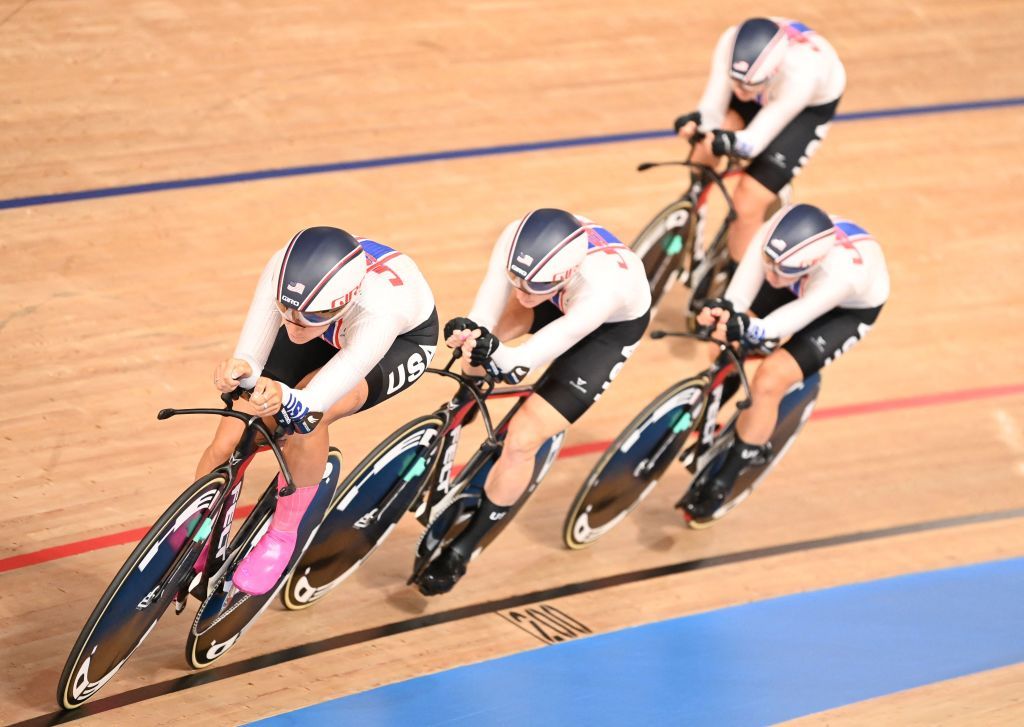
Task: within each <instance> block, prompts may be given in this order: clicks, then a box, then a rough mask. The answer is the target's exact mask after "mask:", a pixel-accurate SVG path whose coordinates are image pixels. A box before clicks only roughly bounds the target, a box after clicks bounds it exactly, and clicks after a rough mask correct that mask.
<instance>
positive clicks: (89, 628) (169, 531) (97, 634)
mask: <svg viewBox="0 0 1024 727" xmlns="http://www.w3.org/2000/svg"><path fill="white" fill-rule="evenodd" d="M226 486H227V481H226V479H225V477H224V475H223V474H221V473H211V474H209V475H206V476H205V477H203V478H201V479H199V480H197V481H196V482H195V483H193V484H192V485H191V486H190V487H189V488H188V489H187V490H185V491H184V492H183V493H181V495H179V496H178V499H176V500H175V501H174V503H173V504H172V505H171V506H170V507H169V508H168V509H167V510H166V511H165V512H164V513H163V515H161V516H160V518H159V519H158V520H157V521H156V523H155V524H154V525H153V527H151V528H150V529H149V532H147V533H146V535H145V536H143V538H142V540H140V541H139V544H138V545H137V546H135V549H134V550H133V551H132V553H131V555H129V556H128V559H127V560H126V561H125V562H124V565H122V566H121V569H120V570H119V571H118V572H117V575H115V576H114V579H113V581H111V583H110V585H109V586H108V587H107V590H106V591H105V592H104V593H103V595H102V596H101V597H100V600H99V603H97V604H96V607H95V608H94V609H93V612H92V614H91V615H90V616H89V619H88V620H87V621H86V623H85V627H84V628H83V629H82V633H81V634H80V635H79V637H78V640H77V641H76V642H75V645H74V647H72V649H71V653H70V654H69V655H68V660H67V663H66V664H65V665H64V671H63V672H62V673H61V676H60V681H59V682H58V686H57V703H58V704H59V705H60V706H61V707H63V708H64V709H74V708H76V707H79V706H81V705H82V704H84V703H85V702H86V701H87V700H88V699H90V698H91V697H92V696H93V695H94V694H96V692H98V691H99V690H100V688H102V687H103V685H104V684H106V683H107V682H108V681H110V679H111V678H113V676H114V674H116V673H117V671H118V669H120V668H121V667H122V666H123V665H124V663H125V662H126V661H127V660H128V658H129V657H130V656H131V655H132V654H133V653H134V652H135V650H136V649H137V648H138V647H139V645H140V644H141V643H142V642H143V640H144V639H145V638H146V636H148V635H149V633H150V631H152V629H153V627H154V626H156V623H157V621H158V620H159V619H160V617H161V616H162V615H163V613H164V611H165V610H167V607H168V606H169V605H170V604H171V601H172V600H173V599H174V596H175V595H176V593H177V590H178V587H179V585H180V584H181V581H182V579H183V578H185V577H187V576H188V575H189V574H190V573H191V568H192V565H193V564H194V563H195V561H196V560H197V559H198V558H199V554H200V552H201V547H200V546H199V544H198V543H202V542H203V541H204V540H205V539H206V537H209V530H208V529H207V527H208V526H207V523H209V522H211V521H210V514H211V513H210V506H211V505H212V504H213V503H214V501H215V500H216V499H217V495H218V493H220V492H221V491H222V490H223V489H224V488H225V487H226ZM197 527H198V528H199V529H198V531H197ZM204 531H205V532H204ZM200 535H201V536H202V537H201V538H200V539H199V540H198V541H194V540H193V538H197V537H200ZM190 536H191V537H190ZM183 552H184V557H183V558H179V554H182V553H183ZM168 575H170V576H171V578H170V580H167V585H168V587H167V588H165V590H164V591H163V592H162V593H158V594H154V593H153V591H154V589H155V588H156V587H157V585H158V584H159V583H160V582H161V581H164V580H166V579H167V576H168Z"/></svg>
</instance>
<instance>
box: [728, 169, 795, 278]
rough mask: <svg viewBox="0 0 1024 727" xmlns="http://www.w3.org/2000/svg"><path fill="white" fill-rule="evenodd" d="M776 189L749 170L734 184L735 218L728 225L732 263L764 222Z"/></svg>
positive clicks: (735, 261) (741, 254)
mask: <svg viewBox="0 0 1024 727" xmlns="http://www.w3.org/2000/svg"><path fill="white" fill-rule="evenodd" d="M781 188H782V187H780V188H779V189H781ZM777 191H778V190H773V189H770V188H769V187H767V186H765V185H764V183H763V182H761V181H759V180H758V179H757V178H755V177H754V176H752V175H751V174H750V172H749V171H745V172H744V173H743V174H741V175H740V181H739V184H737V185H736V190H735V191H734V192H733V196H732V201H733V207H735V209H736V219H735V220H733V223H732V225H730V227H729V258H730V259H731V260H732V261H733V262H734V263H738V262H739V260H740V259H741V258H742V257H743V252H744V250H746V249H747V243H748V242H750V238H752V237H753V236H754V233H755V232H757V228H759V227H760V226H761V225H762V224H763V223H764V218H765V214H766V213H767V212H768V208H769V207H771V205H772V204H773V203H774V202H775V200H776V198H777Z"/></svg>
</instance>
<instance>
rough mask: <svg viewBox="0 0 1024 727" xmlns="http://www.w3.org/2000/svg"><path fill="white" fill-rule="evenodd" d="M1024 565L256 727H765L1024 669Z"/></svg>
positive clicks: (405, 685) (870, 589)
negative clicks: (894, 695)
mask: <svg viewBox="0 0 1024 727" xmlns="http://www.w3.org/2000/svg"><path fill="white" fill-rule="evenodd" d="M1022 633H1024V558H1017V559H1012V560H1004V561H996V562H993V563H983V564H980V565H973V566H966V567H961V568H951V569H947V570H940V571H932V572H928V573H919V574H914V575H908V576H901V577H898V578H890V579H886V580H881V581H873V582H870V583H863V584H857V585H850V586H842V587H839V588H831V589H827V590H823V591H815V592H810V593H804V594H798V595H791V596H785V597H782V598H775V599H771V600H767V601H759V602H756V603H751V604H747V605H743V606H735V607H732V608H726V609H722V610H719V611H712V612H708V613H703V614H698V615H694V616H687V617H683V618H677V619H673V620H671V621H664V622H660V623H654V624H650V625H647V626H641V627H637V628H631V629H625V630H623V631H618V632H615V633H610V634H603V635H598V636H593V637H590V638H587V639H582V640H579V641H572V642H567V643H563V644H558V645H555V646H548V647H543V648H540V649H536V650H533V651H528V652H524V653H520V654H516V655H513V656H509V657H505V658H501V659H495V660H493V661H488V662H484V663H482V664H475V665H472V666H466V667H461V668H458V669H452V670H450V671H446V672H441V673H439V674H433V675H431V676H425V677H419V678H416V679H411V680H409V681H406V682H400V683H398V684H393V685H390V686H386V687H381V688H379V689H375V690H372V691H369V692H364V693H362V694H356V695H353V696H350V697H344V698H341V699H336V700H334V701H331V702H326V703H324V704H319V705H316V706H312V707H308V708H306V709H301V710H298V711H296V712H291V713H289V714H285V715H280V716H278V717H272V718H270V719H266V720H262V721H260V722H257V723H255V724H258V725H264V726H266V727H283V726H284V725H296V724H303V725H307V724H317V725H319V724H324V725H328V724H330V725H336V724H358V725H361V726H363V727H377V726H381V725H417V726H425V725H442V724H443V725H474V726H476V725H488V726H490V725H531V726H532V725H559V726H563V725H569V724H577V725H589V726H594V725H623V724H634V725H635V724H648V725H676V724H684V723H685V724H709V725H710V724H713V725H751V724H766V723H772V722H778V721H781V720H785V719H792V718H795V717H799V716H801V715H806V714H811V713H813V712H818V711H821V710H825V709H830V708H833V707H838V706H841V705H845V704H850V703H852V702H856V701H860V700H864V699H870V698H872V697H877V696H880V695H884V694H889V693H892V692H896V691H900V690H904V689H909V688H912V687H917V686H921V685H924V684H930V683H933V682H937V681H941V680H944V679H951V678H954V677H958V676H963V675H966V674H972V673H975V672H979V671H984V670H987V669H994V668H997V667H1001V666H1007V665H1010V664H1015V663H1018V662H1022V661H1024V639H1022V638H1021V634H1022Z"/></svg>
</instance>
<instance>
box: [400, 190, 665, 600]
mask: <svg viewBox="0 0 1024 727" xmlns="http://www.w3.org/2000/svg"><path fill="white" fill-rule="evenodd" d="M513 292H514V293H515V295H514V296H513ZM650 307H651V294H650V287H649V286H648V284H647V278H646V275H645V273H644V266H643V263H642V261H641V260H640V259H639V258H638V257H637V256H636V255H635V254H634V253H633V251H632V250H630V249H629V248H628V247H627V246H625V245H623V244H622V243H621V242H620V241H619V240H618V239H617V238H616V237H615V236H614V235H613V234H612V233H611V232H609V231H608V230H606V229H605V228H604V227H601V226H600V225H597V224H595V223H593V222H591V221H590V220H587V219H586V218H583V217H577V216H574V215H572V214H570V213H569V212H565V211H563V210H558V209H538V210H534V211H533V212H531V213H529V214H528V215H526V216H525V217H523V218H522V219H520V220H515V221H514V222H512V223H511V224H509V225H508V226H507V227H506V228H505V229H504V231H503V232H502V233H501V235H500V237H499V238H498V241H497V243H496V244H495V246H494V250H493V252H492V253H491V258H490V263H489V265H488V268H487V273H486V275H485V277H484V280H483V283H482V284H481V286H480V289H479V291H478V292H477V295H476V300H475V302H474V303H473V308H472V310H471V311H470V313H469V315H468V317H460V318H453V319H452V320H450V321H448V323H446V324H445V330H444V333H445V339H446V343H447V344H448V345H449V346H450V347H452V348H459V347H461V349H462V352H463V354H464V355H465V356H466V357H468V359H469V362H470V363H471V364H472V365H474V366H481V365H484V366H486V367H487V370H488V372H489V373H491V374H492V375H495V376H498V377H500V378H501V379H502V380H504V381H506V382H508V383H518V382H520V381H522V380H523V379H524V378H525V377H526V376H527V374H528V373H529V372H530V371H533V370H536V369H538V368H540V367H542V366H545V365H546V364H548V363H550V364H551V365H550V366H549V367H548V369H547V370H546V372H545V374H544V376H543V377H542V378H541V379H540V380H539V382H538V383H537V386H536V389H535V391H534V395H531V396H530V397H529V398H528V399H527V400H526V403H525V404H524V405H523V406H522V408H521V409H519V411H518V412H517V413H516V415H515V416H514V417H513V419H512V421H511V422H510V424H509V429H508V434H507V436H506V439H505V444H504V449H503V450H502V454H501V457H500V458H499V459H498V460H497V461H496V462H495V464H494V466H493V468H492V469H491V471H490V472H489V473H488V476H487V482H486V484H485V487H484V491H483V494H482V497H481V502H480V506H479V509H477V510H476V512H475V513H474V514H473V516H472V519H471V520H470V521H469V523H468V525H467V526H466V528H465V530H463V531H462V533H461V534H460V535H459V536H458V537H457V538H456V539H455V540H454V541H453V542H452V543H451V544H450V545H449V546H447V547H446V548H445V549H444V550H442V551H441V553H440V554H439V555H438V556H437V557H436V558H435V559H434V561H433V562H432V563H431V564H430V566H429V567H428V568H427V570H426V571H425V573H424V575H423V576H421V577H420V580H419V586H420V591H421V592H422V593H424V594H425V595H436V594H440V593H446V592H447V591H449V590H451V589H452V587H453V586H454V585H455V583H456V582H457V581H458V580H459V578H461V577H462V576H463V575H464V574H465V572H466V564H467V563H468V562H469V559H470V557H471V556H472V555H473V552H474V551H475V550H476V548H477V546H478V544H479V543H480V542H481V540H482V538H483V537H484V536H485V535H486V534H487V532H488V531H489V530H490V529H491V528H492V527H493V526H494V525H495V524H496V523H498V522H500V521H501V520H502V519H503V518H504V517H505V516H506V515H507V513H508V511H509V509H510V508H511V506H512V505H513V504H514V503H515V502H516V501H517V500H518V499H519V497H520V496H521V495H522V494H523V492H525V490H526V488H527V486H528V485H529V481H530V477H531V475H532V472H533V467H534V460H535V456H536V453H537V451H538V450H539V449H540V447H541V445H543V443H544V442H545V441H547V440H548V439H549V438H550V437H552V436H554V435H555V434H557V433H559V432H561V431H564V430H565V429H566V428H568V427H569V426H570V425H571V424H573V423H574V422H576V421H577V420H578V419H579V418H580V417H581V416H582V415H583V413H584V412H586V411H587V409H589V408H590V407H591V405H593V403H594V402H595V401H597V400H598V399H599V398H600V396H601V393H602V392H603V391H604V390H605V389H606V388H607V387H608V385H609V384H610V383H611V382H612V380H613V379H614V378H615V377H616V375H617V374H618V373H619V371H620V369H621V368H622V366H623V365H624V364H625V362H626V360H627V359H628V358H629V357H630V355H631V354H632V353H633V351H634V350H635V349H636V347H637V345H638V344H639V342H640V339H641V337H642V336H643V332H644V330H645V329H646V328H647V323H648V321H649V320H650ZM525 333H532V334H534V335H533V336H532V337H531V338H530V339H529V340H528V341H526V342H525V343H523V344H521V345H518V346H512V345H509V344H508V343H507V341H509V340H511V339H514V338H516V337H518V336H521V335H523V334H525ZM477 372H479V370H477Z"/></svg>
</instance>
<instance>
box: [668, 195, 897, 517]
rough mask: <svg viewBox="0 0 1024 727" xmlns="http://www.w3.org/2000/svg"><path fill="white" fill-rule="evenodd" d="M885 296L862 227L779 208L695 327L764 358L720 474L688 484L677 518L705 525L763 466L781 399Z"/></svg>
mask: <svg viewBox="0 0 1024 727" xmlns="http://www.w3.org/2000/svg"><path fill="white" fill-rule="evenodd" d="M888 297H889V273H888V269H887V268H886V264H885V256H884V254H883V253H882V248H881V246H880V245H879V244H878V242H877V241H876V240H875V239H874V237H872V236H871V234H870V233H868V232H867V231H866V230H865V229H864V228H863V227H860V226H859V225H857V224H855V223H853V222H850V221H848V220H843V219H840V218H837V217H829V216H828V215H827V214H825V213H824V212H823V211H822V210H821V209H819V208H817V207H814V206H812V205H809V204H798V205H790V206H788V207H784V208H782V209H781V210H779V211H778V212H777V213H776V214H775V215H774V216H773V217H772V218H771V219H770V220H768V221H767V222H766V223H764V225H763V226H762V227H761V229H760V230H759V231H758V232H757V234H756V236H755V238H754V240H753V241H752V244H751V245H750V247H749V248H748V249H747V251H746V253H745V254H744V256H743V260H742V261H741V262H740V265H739V268H738V269H737V270H736V275H735V277H734V278H733V280H732V282H731V283H730V284H729V287H728V289H727V290H726V291H725V297H724V298H723V299H718V300H713V301H708V302H707V303H706V304H705V306H704V307H703V308H702V309H701V311H700V313H699V314H698V315H697V322H698V323H699V324H700V325H702V326H709V325H715V326H716V335H717V336H718V337H719V338H725V339H727V340H729V341H735V342H739V343H741V344H742V345H745V346H748V347H752V348H757V347H761V348H762V349H764V350H765V352H769V351H770V353H768V355H767V357H766V358H765V359H764V361H763V362H762V363H761V366H760V368H758V370H757V373H756V374H755V375H754V378H753V381H752V382H751V397H752V403H751V405H750V408H749V409H747V410H746V411H743V412H742V413H741V414H740V416H739V418H738V419H737V421H736V439H735V441H734V442H733V444H732V447H731V449H730V450H729V451H728V453H727V454H726V457H725V460H724V462H723V464H722V467H721V469H719V470H718V472H717V473H715V474H714V475H713V476H712V475H710V473H708V476H707V477H705V478H704V480H703V481H700V482H696V483H694V486H693V487H691V488H690V490H689V492H688V493H687V495H686V497H684V498H683V501H682V502H681V503H680V504H681V506H682V507H683V508H684V509H685V510H687V511H688V512H689V513H690V514H691V515H692V516H694V517H696V518H705V517H710V516H711V515H712V514H713V513H714V512H715V511H716V510H717V509H718V508H719V507H721V505H722V504H723V503H724V501H725V499H726V498H727V497H728V495H729V492H730V490H731V489H732V486H733V483H734V482H735V480H736V478H737V477H738V476H739V475H740V474H741V473H742V472H743V471H744V470H745V469H746V468H747V467H749V466H750V465H754V464H764V463H765V462H767V459H768V457H770V454H771V452H770V446H769V439H770V438H771V435H772V432H773V430H774V429H775V424H776V418H777V415H778V410H779V403H780V402H781V401H782V398H783V396H785V395H786V392H788V391H789V390H790V389H791V388H792V387H793V386H795V385H796V384H799V383H800V382H801V381H803V380H804V379H806V378H807V377H809V376H811V375H812V374H813V373H815V372H816V371H819V370H820V369H822V368H823V367H825V366H827V365H828V364H830V363H832V362H833V361H835V360H836V359H837V358H839V357H840V356H841V355H842V354H844V353H846V352H847V351H849V350H850V349H851V348H852V347H853V346H854V345H856V343H857V342H858V341H860V339H862V338H863V337H864V335H865V334H866V333H867V332H868V331H869V330H870V329H871V326H872V325H873V324H874V323H875V320H876V319H877V318H878V314H879V312H880V311H881V310H882V306H883V304H884V303H885V301H886V300H887V299H888ZM748 310H749V311H750V313H747V312H746V311H748ZM784 339H788V340H787V341H786V343H785V344H784V345H783V346H782V347H781V348H779V347H777V344H778V342H779V341H782V340H784Z"/></svg>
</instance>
